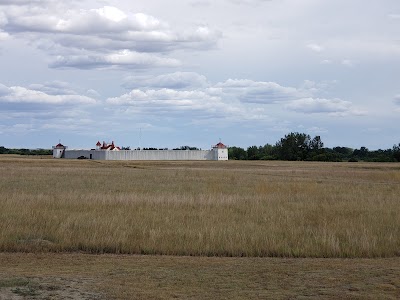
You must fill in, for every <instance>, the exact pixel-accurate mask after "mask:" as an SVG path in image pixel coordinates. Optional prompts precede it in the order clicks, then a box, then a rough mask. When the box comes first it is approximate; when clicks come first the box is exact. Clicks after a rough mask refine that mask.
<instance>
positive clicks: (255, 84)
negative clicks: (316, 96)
mask: <svg viewBox="0 0 400 300" xmlns="http://www.w3.org/2000/svg"><path fill="white" fill-rule="evenodd" d="M214 88H221V89H222V90H223V92H224V93H226V94H231V95H234V96H236V97H237V98H238V99H239V100H240V101H241V102H243V103H258V104H271V103H278V102H282V101H288V100H293V99H296V98H299V97H301V96H305V94H304V93H303V92H302V91H300V90H298V89H296V88H292V87H284V86H281V85H279V84H278V83H275V82H261V81H252V80H249V79H228V80H227V81H225V82H221V83H218V84H216V85H215V86H214Z"/></svg>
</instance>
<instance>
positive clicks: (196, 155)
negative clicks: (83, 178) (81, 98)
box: [53, 142, 228, 160]
mask: <svg viewBox="0 0 400 300" xmlns="http://www.w3.org/2000/svg"><path fill="white" fill-rule="evenodd" d="M53 157H54V158H66V159H78V158H80V159H94V160H228V147H227V146H225V145H224V144H222V143H221V142H219V143H218V144H216V145H215V146H212V147H211V149H210V150H121V148H120V147H118V146H115V145H114V142H112V143H105V142H103V144H101V143H100V142H97V144H96V148H95V149H91V150H83V149H82V150H70V149H67V147H66V146H64V145H62V144H61V143H59V144H58V145H56V146H54V147H53Z"/></svg>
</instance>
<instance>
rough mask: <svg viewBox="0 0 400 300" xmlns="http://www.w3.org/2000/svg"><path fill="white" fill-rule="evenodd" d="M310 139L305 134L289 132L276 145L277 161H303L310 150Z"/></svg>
mask: <svg viewBox="0 0 400 300" xmlns="http://www.w3.org/2000/svg"><path fill="white" fill-rule="evenodd" d="M310 140H311V137H310V136H309V135H308V134H305V133H298V132H291V133H289V134H287V135H285V137H284V138H282V139H281V140H280V141H279V142H277V143H276V148H277V154H278V159H282V160H292V161H293V160H305V159H306V158H307V154H308V152H309V150H310Z"/></svg>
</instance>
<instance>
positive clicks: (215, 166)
mask: <svg viewBox="0 0 400 300" xmlns="http://www.w3.org/2000/svg"><path fill="white" fill-rule="evenodd" d="M0 170H1V172H0V199H1V200H0V212H1V213H0V251H2V252H21V251H22V252H77V251H83V252H85V253H123V254H165V255H193V256H233V257H239V256H245V257H271V256H273V257H319V258H323V257H331V258H345V257H349V258H370V257H398V256H400V209H399V207H400V164H396V163H391V164H382V163H314V162H264V161H255V162H252V161H228V162H217V161H209V162H142V161H140V162H139V161H122V162H121V161H119V162H112V161H89V160H56V159H48V158H42V159H39V158H37V159H34V158H19V157H15V156H0Z"/></svg>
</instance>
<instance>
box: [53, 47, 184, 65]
mask: <svg viewBox="0 0 400 300" xmlns="http://www.w3.org/2000/svg"><path fill="white" fill-rule="evenodd" d="M180 64H181V63H180V62H179V61H178V60H177V59H173V58H167V57H160V56H157V55H154V54H149V53H139V52H132V51H129V50H122V51H119V52H115V53H110V54H107V55H80V56H79V55H74V56H58V57H57V59H56V60H55V61H54V62H52V63H51V64H50V67H52V68H80V69H94V68H109V67H135V68H150V67H177V66H179V65H180Z"/></svg>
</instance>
